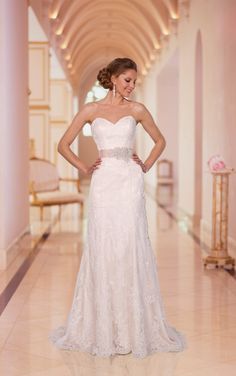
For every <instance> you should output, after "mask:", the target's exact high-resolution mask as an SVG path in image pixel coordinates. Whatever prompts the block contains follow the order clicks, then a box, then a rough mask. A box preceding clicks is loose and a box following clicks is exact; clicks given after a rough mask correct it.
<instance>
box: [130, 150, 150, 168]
mask: <svg viewBox="0 0 236 376" xmlns="http://www.w3.org/2000/svg"><path fill="white" fill-rule="evenodd" d="M133 160H134V161H135V162H136V163H138V164H139V165H140V167H141V169H142V170H143V172H147V167H146V166H145V164H144V163H143V162H142V161H141V159H140V158H139V157H138V156H137V154H136V153H133Z"/></svg>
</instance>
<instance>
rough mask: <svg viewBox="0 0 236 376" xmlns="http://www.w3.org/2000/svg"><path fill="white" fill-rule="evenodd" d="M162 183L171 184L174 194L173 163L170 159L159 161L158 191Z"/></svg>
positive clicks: (171, 190)
mask: <svg viewBox="0 0 236 376" xmlns="http://www.w3.org/2000/svg"><path fill="white" fill-rule="evenodd" d="M161 185H164V186H169V187H170V192H171V195H172V194H173V188H174V178H173V163H172V161H170V160H169V159H160V160H159V161H157V193H159V188H160V186H161Z"/></svg>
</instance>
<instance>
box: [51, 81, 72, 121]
mask: <svg viewBox="0 0 236 376" xmlns="http://www.w3.org/2000/svg"><path fill="white" fill-rule="evenodd" d="M50 96H51V101H50V105H51V120H52V121H53V122H65V123H67V122H70V120H71V114H72V90H71V88H70V86H69V84H68V82H67V81H66V80H51V82H50Z"/></svg>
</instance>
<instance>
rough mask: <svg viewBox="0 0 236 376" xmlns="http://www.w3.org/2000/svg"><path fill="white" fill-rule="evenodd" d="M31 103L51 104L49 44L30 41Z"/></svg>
mask: <svg viewBox="0 0 236 376" xmlns="http://www.w3.org/2000/svg"><path fill="white" fill-rule="evenodd" d="M29 88H30V90H31V94H30V105H40V106H42V105H44V106H46V105H48V104H49V44H48V43H47V42H30V43H29Z"/></svg>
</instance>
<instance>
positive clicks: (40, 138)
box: [29, 110, 49, 159]
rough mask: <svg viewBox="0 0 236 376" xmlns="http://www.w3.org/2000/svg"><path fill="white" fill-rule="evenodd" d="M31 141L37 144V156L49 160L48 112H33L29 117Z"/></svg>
mask: <svg viewBox="0 0 236 376" xmlns="http://www.w3.org/2000/svg"><path fill="white" fill-rule="evenodd" d="M29 123H30V139H34V140H35V142H34V144H35V155H36V157H39V158H46V159H48V158H49V113H48V111H47V110H44V111H43V110H42V111H37V110H31V111H30V115H29Z"/></svg>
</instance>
